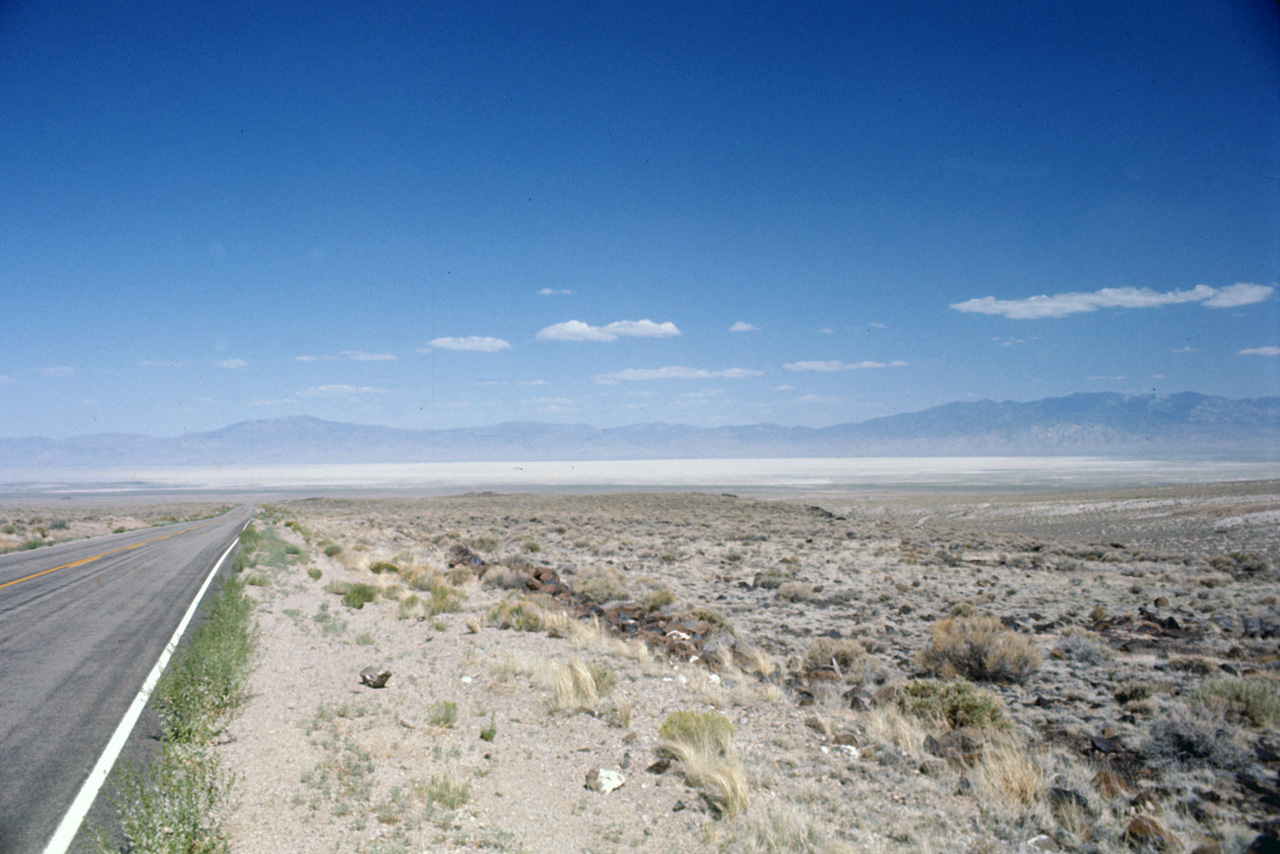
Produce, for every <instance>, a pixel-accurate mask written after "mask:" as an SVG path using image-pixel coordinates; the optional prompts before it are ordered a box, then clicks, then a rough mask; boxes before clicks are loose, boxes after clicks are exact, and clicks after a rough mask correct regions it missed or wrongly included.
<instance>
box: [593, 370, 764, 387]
mask: <svg viewBox="0 0 1280 854" xmlns="http://www.w3.org/2000/svg"><path fill="white" fill-rule="evenodd" d="M763 374H764V371H753V370H749V369H747V368H726V369H724V370H722V371H708V370H706V369H704V368H686V367H683V366H681V365H668V366H667V367H665V368H627V369H626V370H622V371H614V372H613V373H609V374H601V375H600V376H598V377H596V382H598V383H603V384H606V385H607V384H612V383H617V382H631V381H637V380H710V379H730V380H738V379H743V378H745V377H758V376H762V375H763Z"/></svg>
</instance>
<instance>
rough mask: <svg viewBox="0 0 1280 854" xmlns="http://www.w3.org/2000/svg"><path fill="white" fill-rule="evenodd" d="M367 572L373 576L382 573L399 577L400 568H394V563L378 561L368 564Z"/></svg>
mask: <svg viewBox="0 0 1280 854" xmlns="http://www.w3.org/2000/svg"><path fill="white" fill-rule="evenodd" d="M369 571H370V572H372V573H373V574H374V575H381V574H383V573H384V572H393V573H395V574H396V575H399V574H400V567H398V566H396V565H395V564H394V563H391V562H390V561H385V560H379V561H374V562H373V563H371V564H369Z"/></svg>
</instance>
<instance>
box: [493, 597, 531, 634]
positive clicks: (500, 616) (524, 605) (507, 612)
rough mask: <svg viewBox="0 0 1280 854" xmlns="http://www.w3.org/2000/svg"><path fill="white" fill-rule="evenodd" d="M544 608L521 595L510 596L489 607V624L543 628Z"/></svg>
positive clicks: (529, 629)
mask: <svg viewBox="0 0 1280 854" xmlns="http://www.w3.org/2000/svg"><path fill="white" fill-rule="evenodd" d="M542 616H543V615H542V609H541V608H539V607H538V606H536V605H534V604H533V603H532V602H528V601H526V600H525V599H524V597H521V596H508V597H507V598H506V599H504V600H502V601H501V602H499V603H498V604H496V605H494V606H493V607H492V608H490V609H489V613H488V615H487V619H488V621H489V624H490V625H492V626H497V627H498V628H501V629H515V630H516V631H519V632H536V631H539V630H540V629H541V628H542V622H543V619H542Z"/></svg>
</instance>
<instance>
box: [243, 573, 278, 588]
mask: <svg viewBox="0 0 1280 854" xmlns="http://www.w3.org/2000/svg"><path fill="white" fill-rule="evenodd" d="M244 583H245V584H248V585H249V586H250V587H266V586H267V585H268V584H270V583H271V579H270V578H268V577H267V574H266V573H265V572H263V571H262V570H260V569H259V570H255V571H253V572H250V573H249V574H248V575H246V576H245V577H244Z"/></svg>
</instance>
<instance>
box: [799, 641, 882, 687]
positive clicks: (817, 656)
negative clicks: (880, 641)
mask: <svg viewBox="0 0 1280 854" xmlns="http://www.w3.org/2000/svg"><path fill="white" fill-rule="evenodd" d="M866 654H867V650H866V647H864V646H863V645H862V644H860V643H858V642H857V641H856V640H836V639H834V638H818V639H817V640H816V641H814V642H813V643H812V644H811V645H810V646H809V649H808V650H807V651H806V652H805V654H804V658H803V659H801V660H800V671H801V672H802V673H812V672H814V671H815V670H819V669H821V668H824V667H834V668H835V669H836V672H837V673H838V674H839V675H840V676H841V678H844V677H845V676H847V675H848V674H849V671H850V670H852V669H853V667H854V666H855V665H856V664H857V663H858V662H859V661H861V660H862V659H863V658H865V657H866Z"/></svg>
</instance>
